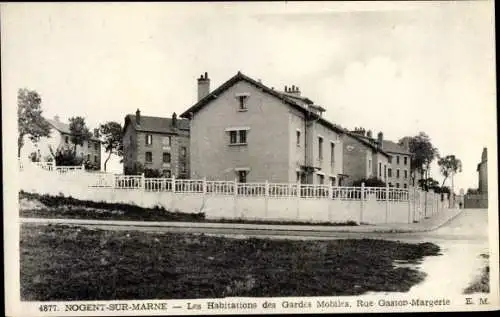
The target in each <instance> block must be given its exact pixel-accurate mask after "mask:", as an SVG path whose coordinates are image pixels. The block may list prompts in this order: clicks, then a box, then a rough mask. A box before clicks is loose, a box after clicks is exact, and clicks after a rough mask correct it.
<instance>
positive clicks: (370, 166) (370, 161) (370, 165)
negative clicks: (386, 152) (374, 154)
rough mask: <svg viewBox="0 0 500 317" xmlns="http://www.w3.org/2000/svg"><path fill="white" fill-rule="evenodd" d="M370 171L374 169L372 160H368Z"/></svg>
mask: <svg viewBox="0 0 500 317" xmlns="http://www.w3.org/2000/svg"><path fill="white" fill-rule="evenodd" d="M368 169H369V170H371V169H372V160H368Z"/></svg>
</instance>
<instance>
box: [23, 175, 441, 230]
mask: <svg viewBox="0 0 500 317" xmlns="http://www.w3.org/2000/svg"><path fill="white" fill-rule="evenodd" d="M25 167H26V166H25ZM40 167H42V168H40V169H26V172H27V173H26V174H25V175H24V177H23V179H26V180H27V181H26V182H23V183H22V186H24V188H26V190H29V191H35V192H39V193H47V194H59V193H63V194H64V195H70V196H72V197H75V198H79V199H88V200H97V201H106V202H116V203H127V204H134V205H138V206H142V207H146V208H151V207H155V206H162V207H164V208H165V209H167V210H172V211H175V210H178V211H181V212H187V213H194V212H204V213H205V215H206V217H207V218H208V219H220V218H227V219H254V220H266V219H267V220H278V221H299V222H300V221H303V222H347V221H355V222H358V223H371V224H378V223H411V222H416V221H417V222H418V221H420V220H421V219H423V218H426V217H430V216H432V215H434V214H435V213H437V212H440V211H442V210H443V209H444V208H448V207H449V204H448V200H447V199H443V200H442V199H441V196H440V195H438V194H435V193H432V192H422V191H420V190H417V189H415V188H411V189H402V188H392V187H366V186H364V185H363V186H361V187H332V186H328V185H319V184H318V185H315V184H300V183H270V182H265V183H239V182H237V181H236V180H234V181H213V180H206V179H201V180H200V179H198V180H194V179H176V178H175V177H172V178H145V177H144V175H115V174H106V173H70V171H77V170H79V169H80V170H81V169H82V168H81V167H73V168H68V167H66V168H65V172H59V173H44V172H42V171H43V169H44V168H45V167H43V166H40ZM47 168H48V169H50V168H51V167H47ZM57 168H58V167H52V170H53V171H56V170H57ZM36 171H40V174H39V175H37V174H36ZM29 173H33V174H29ZM42 174H43V175H42ZM51 175H53V176H51ZM41 177H46V179H44V180H41Z"/></svg>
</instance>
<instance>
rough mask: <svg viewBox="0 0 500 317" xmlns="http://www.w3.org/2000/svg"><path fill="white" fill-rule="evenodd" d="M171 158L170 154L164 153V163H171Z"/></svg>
mask: <svg viewBox="0 0 500 317" xmlns="http://www.w3.org/2000/svg"><path fill="white" fill-rule="evenodd" d="M170 160H171V157H170V153H168V152H163V163H170Z"/></svg>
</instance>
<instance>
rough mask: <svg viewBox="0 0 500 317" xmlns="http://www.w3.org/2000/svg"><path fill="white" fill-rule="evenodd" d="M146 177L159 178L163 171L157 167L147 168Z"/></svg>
mask: <svg viewBox="0 0 500 317" xmlns="http://www.w3.org/2000/svg"><path fill="white" fill-rule="evenodd" d="M144 177H147V178H158V177H161V172H160V171H159V170H157V169H152V168H145V169H144Z"/></svg>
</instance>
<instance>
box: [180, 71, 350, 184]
mask: <svg viewBox="0 0 500 317" xmlns="http://www.w3.org/2000/svg"><path fill="white" fill-rule="evenodd" d="M324 111H325V109H323V108H322V107H320V106H317V105H314V103H313V102H312V101H311V100H310V99H308V98H305V97H302V96H301V94H300V90H299V88H298V87H295V86H292V87H289V88H288V87H285V89H284V91H277V90H275V89H274V88H269V87H267V86H265V85H263V84H262V83H261V82H260V81H256V80H254V79H252V78H250V77H248V76H246V75H243V74H242V73H241V72H238V74H236V75H235V76H233V77H232V78H230V79H229V80H228V81H227V82H225V83H224V84H222V85H221V86H220V87H218V88H217V89H215V90H214V91H210V79H209V78H208V74H207V73H205V74H204V75H202V76H200V78H199V79H198V101H197V102H196V103H195V104H194V105H193V106H192V107H190V108H189V109H187V110H186V111H185V112H184V113H182V114H181V117H183V118H186V119H189V120H190V136H191V137H190V148H191V153H190V154H191V155H190V166H191V168H190V169H191V178H196V179H200V178H203V177H206V178H207V179H209V180H237V181H239V182H265V181H269V182H276V183H281V182H299V181H300V182H302V183H310V184H313V183H314V184H333V185H338V182H339V177H340V176H341V175H342V174H343V171H342V167H343V164H342V160H343V155H342V152H343V148H342V144H341V136H342V135H343V134H344V131H343V130H342V129H341V128H340V127H338V126H336V125H334V124H332V123H330V122H329V121H327V120H325V119H324V118H323V117H322V113H323V112H324Z"/></svg>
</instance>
